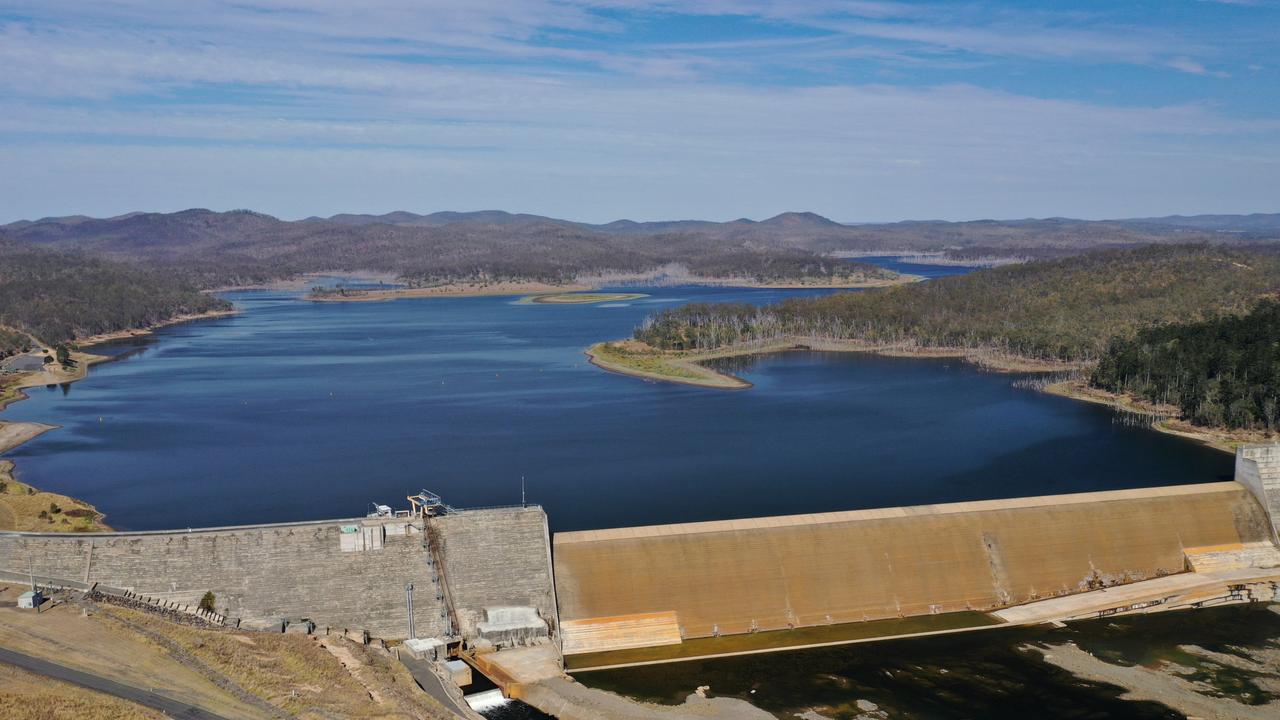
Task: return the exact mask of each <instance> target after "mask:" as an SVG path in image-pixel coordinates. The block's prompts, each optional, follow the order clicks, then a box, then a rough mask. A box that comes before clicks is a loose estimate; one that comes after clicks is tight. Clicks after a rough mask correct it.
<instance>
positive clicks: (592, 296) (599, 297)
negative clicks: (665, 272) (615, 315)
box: [519, 292, 649, 305]
mask: <svg viewBox="0 0 1280 720" xmlns="http://www.w3.org/2000/svg"><path fill="white" fill-rule="evenodd" d="M647 297H649V296H648V295H646V294H644V293H602V292H578V293H556V294H555V295H529V296H526V297H522V298H520V301H519V302H520V304H521V305H529V304H533V305H594V304H596V303H605V302H627V301H629V300H640V299H642V298H647Z"/></svg>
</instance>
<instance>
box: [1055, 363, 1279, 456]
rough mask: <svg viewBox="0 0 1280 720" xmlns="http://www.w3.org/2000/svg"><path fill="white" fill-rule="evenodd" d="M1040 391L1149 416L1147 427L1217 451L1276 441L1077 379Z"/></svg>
mask: <svg viewBox="0 0 1280 720" xmlns="http://www.w3.org/2000/svg"><path fill="white" fill-rule="evenodd" d="M1041 390H1042V391H1043V392H1046V393H1049V394H1050V395H1057V396H1058V397H1063V398H1067V399H1069V400H1077V401H1080V402H1087V403H1093V404H1095V405H1106V406H1107V407H1110V408H1113V409H1116V410H1123V411H1125V412H1130V413H1135V414H1138V415H1147V416H1149V417H1151V418H1152V423H1151V429H1152V430H1155V431H1157V432H1162V433H1165V434H1166V435H1174V436H1177V437H1180V438H1185V439H1187V440H1192V441H1194V442H1198V443H1200V444H1201V445H1205V446H1207V447H1210V448H1213V449H1214V450H1219V451H1221V452H1225V453H1230V454H1232V455H1234V454H1235V452H1236V446H1238V445H1243V444H1248V443H1268V442H1276V440H1277V438H1275V437H1272V436H1268V435H1267V434H1266V433H1264V432H1259V431H1251V430H1229V429H1227V428H1205V427H1200V426H1198V425H1192V424H1191V423H1189V422H1187V421H1186V420H1183V419H1182V418H1180V417H1179V416H1178V409H1177V408H1174V407H1172V406H1161V405H1155V404H1153V403H1150V402H1147V401H1146V400H1142V399H1141V398H1135V397H1133V396H1131V395H1122V394H1117V393H1113V392H1111V391H1109V390H1103V389H1101V388H1095V387H1090V386H1089V385H1086V384H1085V383H1084V382H1083V381H1081V380H1062V381H1059V382H1055V383H1049V384H1048V385H1045V386H1044V387H1043V388H1041Z"/></svg>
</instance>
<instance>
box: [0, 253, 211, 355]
mask: <svg viewBox="0 0 1280 720" xmlns="http://www.w3.org/2000/svg"><path fill="white" fill-rule="evenodd" d="M229 308H230V304H229V303H227V302H226V301H224V300H220V299H218V298H215V297H213V296H211V295H208V294H206V293H202V292H199V291H197V290H196V289H195V288H194V287H193V286H192V285H191V284H190V283H188V282H184V281H182V280H180V279H176V278H175V277H173V276H172V275H171V274H170V273H167V272H163V271H159V270H148V269H145V268H142V267H138V266H133V265H126V264H121V263H116V262H111V261H107V260H102V259H99V258H91V257H86V256H84V255H83V254H79V253H59V252H52V251H48V250H39V249H35V248H31V247H27V246H25V245H22V244H19V243H16V242H13V241H11V240H6V239H4V238H0V327H3V328H6V330H5V331H4V332H0V356H4V355H5V354H8V353H10V352H13V351H14V350H15V349H21V347H22V346H23V345H25V344H26V343H27V342H28V341H27V339H26V338H25V336H23V335H21V334H19V333H14V332H12V330H18V331H21V333H30V334H31V335H33V336H35V337H36V338H37V339H38V340H40V341H41V342H44V343H47V344H49V345H54V344H58V343H65V342H69V341H73V340H76V339H79V338H84V337H87V336H90V335H96V334H99V333H107V332H115V331H118V330H126V329H132V328H144V327H149V326H151V325H154V324H156V323H160V322H163V321H165V320H169V319H171V318H173V317H175V316H178V315H184V314H188V313H202V312H208V311H212V310H220V309H229Z"/></svg>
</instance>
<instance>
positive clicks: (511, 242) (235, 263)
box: [0, 209, 1280, 287]
mask: <svg viewBox="0 0 1280 720" xmlns="http://www.w3.org/2000/svg"><path fill="white" fill-rule="evenodd" d="M0 236H3V237H8V238H11V239H12V240H15V241H18V242H21V243H26V244H30V245H33V246H38V247H41V248H46V249H50V250H55V251H67V250H75V251H78V252H83V253H88V254H91V255H96V256H101V257H105V258H108V259H111V260H117V261H128V262H143V263H146V264H148V265H149V266H152V267H161V268H171V269H172V270H173V271H174V272H179V273H183V274H185V275H186V276H188V277H189V278H190V279H191V280H192V281H193V282H196V283H197V284H200V285H202V286H206V287H211V286H219V285H226V284H234V283H253V282H262V281H266V280H274V279H279V278H283V277H292V276H296V275H298V274H299V273H305V272H324V271H342V270H377V271H383V272H391V273H395V274H397V275H399V276H401V277H403V278H406V279H408V280H410V281H413V282H438V281H447V280H454V279H464V278H501V279H537V280H552V281H566V280H571V279H573V278H575V277H580V276H583V275H584V274H589V275H606V274H611V273H613V274H617V273H623V274H625V273H644V272H650V271H654V270H655V269H657V268H660V267H663V266H666V265H670V264H673V263H674V264H679V265H683V266H685V267H686V268H687V269H688V270H689V271H690V272H692V273H694V274H701V275H717V276H725V275H728V276H744V277H755V278H770V279H778V278H784V277H812V276H825V275H830V274H831V273H840V272H845V271H846V270H847V268H848V263H847V262H844V261H839V260H835V259H833V258H832V257H831V255H832V254H833V253H835V254H840V253H843V254H846V255H855V254H858V253H875V252H898V251H906V252H938V251H942V252H946V253H947V254H949V255H951V256H953V257H956V258H973V257H977V256H990V257H1022V258H1032V257H1041V256H1052V255H1063V254H1072V253H1078V252H1083V251H1087V250H1091V249H1096V248H1105V247H1117V246H1133V245H1145V244H1153V243H1155V244H1168V243H1179V244H1181V243H1201V242H1202V243H1229V244H1244V243H1275V242H1277V241H1280V213H1275V214H1255V215H1197V216H1168V217H1162V218H1135V219H1124V220H1102V221H1088V220H1073V219H1069V218H1047V219H1023V220H976V221H970V222H945V221H937V220H931V221H907V222H896V223H881V224H864V225H850V224H842V223H838V222H835V221H833V220H830V219H828V218H825V217H822V216H821V215H817V214H815V213H809V212H787V213H782V214H780V215H776V216H774V217H771V218H768V219H766V220H760V221H755V220H748V219H745V218H743V219H738V220H732V221H728V222H713V221H705V220H674V221H658V222H636V221H632V220H616V221H614V222H610V223H605V224H590V223H580V222H574V221H570V220H562V219H557V218H549V217H543V216H539V215H529V214H520V213H508V212H504V211H501V210H485V211H478V212H437V213H431V214H427V215H420V214H417V213H412V212H405V211H398V212H392V213H387V214H384V215H362V214H339V215H334V216H331V217H328V218H320V217H311V218H307V219H305V220H299V221H285V220H280V219H278V218H275V217H272V216H270V215H265V214H263V213H257V212H252V211H248V210H234V211H230V212H215V211H212V210H204V209H192V210H184V211H181V212H175V213H144V212H135V213H128V214H126V215H120V216H117V217H112V218H90V217H86V216H83V215H75V216H68V217H60V218H42V219H40V220H35V221H20V222H15V223H10V224H9V225H5V226H0Z"/></svg>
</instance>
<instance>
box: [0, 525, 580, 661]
mask: <svg viewBox="0 0 1280 720" xmlns="http://www.w3.org/2000/svg"><path fill="white" fill-rule="evenodd" d="M428 523H429V528H430V529H429V530H427V531H426V532H423V528H422V521H421V520H417V521H416V524H415V522H411V521H410V520H409V519H407V518H358V519H351V520H333V521H324V522H308V523H289V524H280V525H263V526H251V527H232V528H215V529H204V530H191V531H185V530H184V531H176V532H139V533H128V532H125V533H100V534H93V535H68V534H24V533H5V534H0V571H4V572H5V573H7V574H8V575H9V576H11V577H12V576H15V575H20V576H21V577H24V578H25V577H26V576H27V574H28V573H29V572H30V573H34V575H35V576H36V577H37V579H39V578H47V579H50V580H53V581H55V582H57V581H72V582H78V583H89V584H91V583H99V584H101V585H104V586H109V587H113V588H121V589H128V590H132V591H134V592H137V593H140V594H143V595H149V596H152V597H157V598H162V599H165V600H171V601H175V602H180V603H185V604H190V605H195V604H197V603H198V602H199V600H200V597H201V596H202V595H203V594H204V593H205V592H206V591H212V592H213V593H214V594H215V596H216V597H217V603H216V605H217V608H218V610H219V612H223V611H224V610H225V614H226V615H228V616H230V617H236V618H241V619H242V620H243V621H244V623H245V624H247V625H249V626H259V627H271V626H275V627H278V626H279V623H280V621H281V620H291V621H299V620H302V619H309V620H311V621H313V622H315V623H317V624H318V625H320V626H328V627H333V628H337V629H344V628H346V629H350V630H353V631H359V630H367V631H368V632H369V633H370V634H372V635H373V636H375V637H384V638H402V637H405V636H406V634H407V628H408V619H407V613H408V603H407V598H406V592H405V586H406V584H408V583H412V584H413V586H414V590H413V606H414V621H415V625H416V634H417V635H418V636H420V637H435V636H444V635H446V634H448V630H449V629H450V628H449V625H450V623H451V620H450V619H449V614H450V613H449V608H448V607H447V603H446V601H445V594H444V592H443V589H442V588H441V585H440V582H439V581H438V580H437V578H438V577H439V573H438V572H437V567H441V566H443V567H445V568H448V569H449V570H448V571H447V573H446V577H445V579H444V583H446V584H447V585H448V589H449V591H450V592H449V596H450V597H451V598H452V599H453V601H454V605H455V610H456V613H455V614H456V616H457V617H458V618H459V620H458V622H459V624H460V625H463V626H464V627H463V630H464V631H474V619H475V618H482V617H483V613H484V608H486V607H492V606H505V605H526V606H531V607H535V608H537V610H538V612H539V613H540V614H541V615H542V616H543V617H544V618H554V616H555V603H554V599H553V598H554V592H553V590H552V587H551V568H550V558H549V557H548V549H547V548H548V545H549V539H548V535H547V530H546V515H545V513H543V511H542V510H541V508H538V507H531V508H504V509H494V510H471V511H461V512H457V513H453V514H449V515H445V516H442V517H438V518H433V519H431V520H429V521H428ZM431 541H434V545H432V542H431ZM433 548H434V549H433ZM464 619H468V620H469V622H467V621H466V620H464Z"/></svg>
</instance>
